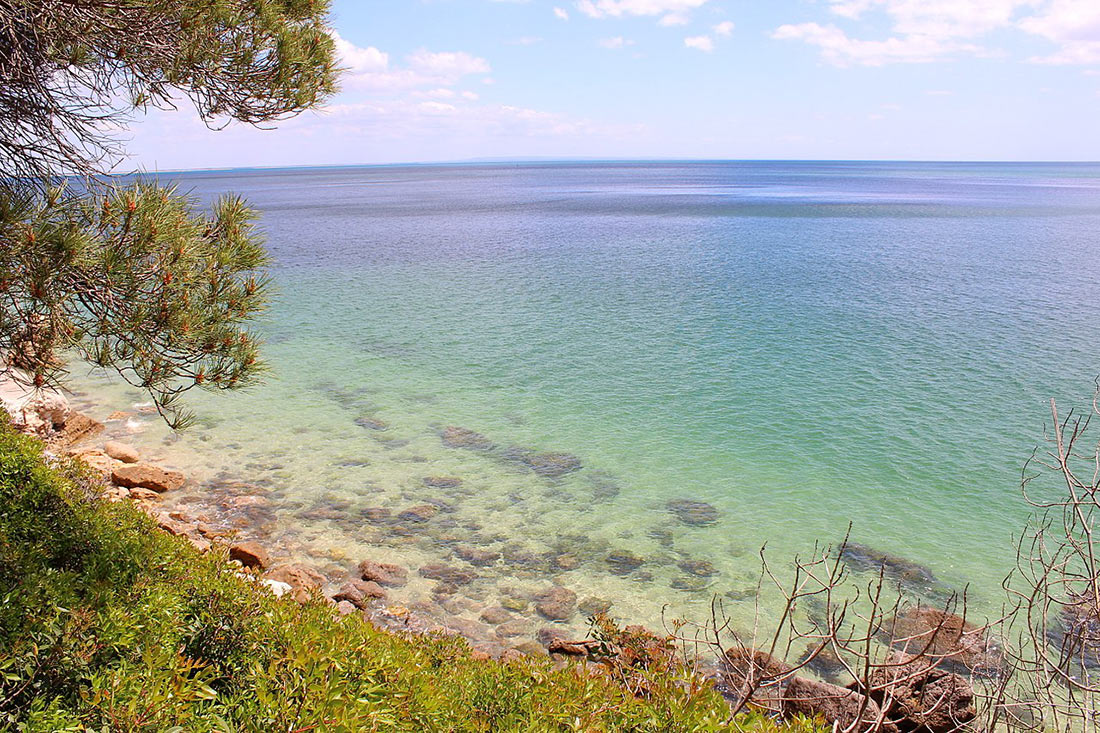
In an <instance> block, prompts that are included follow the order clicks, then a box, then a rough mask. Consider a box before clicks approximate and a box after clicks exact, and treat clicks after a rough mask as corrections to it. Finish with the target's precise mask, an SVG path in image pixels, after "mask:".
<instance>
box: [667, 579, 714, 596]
mask: <svg viewBox="0 0 1100 733" xmlns="http://www.w3.org/2000/svg"><path fill="white" fill-rule="evenodd" d="M668 585H669V587H670V588H675V589H676V590H683V591H687V592H689V593H699V592H702V591H705V590H706V589H707V588H709V587H710V583H709V582H708V581H707V579H706V578H700V577H699V576H698V575H681V576H678V577H675V578H673V579H672V580H671V581H670V582H669V584H668Z"/></svg>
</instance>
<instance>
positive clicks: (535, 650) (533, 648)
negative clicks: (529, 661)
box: [509, 641, 546, 657]
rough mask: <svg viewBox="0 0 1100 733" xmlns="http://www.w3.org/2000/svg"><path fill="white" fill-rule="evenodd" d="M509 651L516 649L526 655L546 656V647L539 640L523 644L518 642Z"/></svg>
mask: <svg viewBox="0 0 1100 733" xmlns="http://www.w3.org/2000/svg"><path fill="white" fill-rule="evenodd" d="M509 651H516V652H519V653H520V654H522V655H523V656H525V657H545V656H546V647H544V646H543V645H542V644H539V643H538V642H537V641H525V642H523V643H521V644H516V645H515V646H514V647H512V649H510V650H509Z"/></svg>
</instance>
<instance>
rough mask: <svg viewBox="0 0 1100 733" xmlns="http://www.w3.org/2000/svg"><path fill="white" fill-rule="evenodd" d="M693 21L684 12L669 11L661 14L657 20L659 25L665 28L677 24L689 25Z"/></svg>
mask: <svg viewBox="0 0 1100 733" xmlns="http://www.w3.org/2000/svg"><path fill="white" fill-rule="evenodd" d="M690 21H691V18H689V17H688V16H686V15H684V14H683V13H668V14H667V15H663V16H661V19H660V20H658V21H657V25H659V26H662V27H664V28H671V27H672V26H676V25H687V24H688V23H689V22H690Z"/></svg>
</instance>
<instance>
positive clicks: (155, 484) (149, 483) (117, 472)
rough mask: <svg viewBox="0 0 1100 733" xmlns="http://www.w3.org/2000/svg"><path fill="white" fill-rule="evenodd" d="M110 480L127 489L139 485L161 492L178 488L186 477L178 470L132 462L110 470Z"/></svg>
mask: <svg viewBox="0 0 1100 733" xmlns="http://www.w3.org/2000/svg"><path fill="white" fill-rule="evenodd" d="M111 481H113V482H114V483H115V484H117V485H118V486H125V487H126V488H128V489H132V488H134V487H140V488H143V489H152V490H153V491H157V492H161V493H163V492H165V491H174V490H176V489H178V488H180V487H181V486H183V484H184V482H185V481H186V479H185V478H184V476H183V474H182V473H180V472H179V471H167V470H165V469H163V468H161V467H160V466H152V465H149V464H147V463H134V464H126V465H122V466H118V467H116V468H115V469H114V470H113V471H112V472H111Z"/></svg>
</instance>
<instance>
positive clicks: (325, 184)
mask: <svg viewBox="0 0 1100 733" xmlns="http://www.w3.org/2000/svg"><path fill="white" fill-rule="evenodd" d="M179 182H180V184H181V185H182V186H183V187H184V188H189V189H193V191H194V192H195V194H196V195H197V196H199V197H200V198H201V199H203V200H208V199H210V198H211V197H213V196H215V195H216V194H218V193H220V192H223V191H234V192H237V193H240V194H243V195H244V196H246V197H247V198H248V199H249V200H250V201H251V202H252V203H253V204H254V205H255V206H256V207H258V208H259V209H260V210H261V211H262V212H263V220H262V221H263V227H264V229H265V230H266V231H267V233H268V241H269V246H270V249H271V252H272V255H273V256H274V259H275V263H276V264H275V267H274V275H275V278H276V282H277V284H278V291H279V292H278V298H277V300H276V302H275V304H274V307H273V309H272V311H271V313H270V316H269V318H268V319H267V320H266V322H265V323H264V324H263V329H264V331H265V332H266V334H267V336H268V345H267V348H266V355H267V358H268V360H269V362H270V364H271V367H272V374H271V377H270V378H269V379H268V380H267V382H266V384H264V385H263V386H262V387H260V388H257V389H255V390H253V391H251V392H249V393H246V394H235V395H217V396H206V395H201V396H196V397H195V398H194V399H193V401H192V404H193V406H194V407H195V408H196V410H197V411H198V412H199V413H200V415H201V416H202V417H203V421H202V422H201V423H200V425H199V426H197V427H196V428H195V429H194V430H193V431H191V432H190V433H188V434H186V435H184V436H182V437H180V438H178V439H175V440H173V439H171V438H170V436H167V435H166V432H165V431H164V430H163V428H162V427H160V426H159V425H158V424H157V423H156V422H155V420H153V419H152V418H150V417H149V416H147V415H140V414H139V415H138V416H137V417H136V418H135V419H134V420H131V422H130V423H129V425H130V429H131V430H132V431H133V432H134V433H135V434H134V436H133V439H134V440H135V441H137V442H138V443H139V444H140V445H142V446H143V447H144V448H145V449H146V451H147V452H149V453H150V454H151V455H152V456H154V457H157V458H160V459H162V460H165V461H166V462H169V463H175V464H177V465H180V466H183V467H184V468H186V469H187V471H188V472H189V474H190V475H191V476H192V477H193V478H194V483H193V488H192V489H190V491H191V493H195V492H199V493H201V492H202V491H203V486H204V484H206V483H209V482H212V481H215V480H216V479H217V480H221V479H224V478H225V476H226V474H224V473H222V474H221V476H220V479H219V478H218V477H219V472H223V471H228V472H229V474H231V475H233V476H240V477H244V478H246V479H248V480H254V481H261V482H262V483H264V485H265V486H266V487H267V488H270V489H272V490H273V494H272V495H271V496H272V497H273V498H274V500H275V507H276V512H277V515H278V521H277V523H276V526H275V527H274V529H271V532H272V533H273V534H272V538H273V540H272V541H275V542H277V543H278V544H279V546H280V547H281V548H282V550H281V551H282V552H284V553H285V554H288V555H291V556H295V557H304V558H306V559H311V560H312V561H314V562H315V563H317V564H320V565H322V566H324V567H326V568H327V569H328V570H329V571H330V572H339V571H340V569H341V568H345V569H346V568H351V567H352V566H353V565H354V564H355V563H356V562H357V561H358V560H361V559H365V558H368V557H369V558H374V559H378V560H391V561H397V562H400V563H401V564H403V565H406V566H408V567H410V568H411V569H413V570H414V571H415V569H416V568H417V567H419V566H420V565H422V564H424V563H426V562H431V561H438V560H441V559H445V558H450V557H451V552H452V550H453V547H454V545H455V544H456V543H465V542H475V543H481V544H482V546H484V547H486V548H488V549H490V550H497V551H499V550H501V549H504V550H505V551H506V553H508V554H509V555H510V556H522V553H524V552H527V553H535V554H536V555H539V554H544V553H547V552H555V551H563V550H568V551H571V552H573V553H575V554H576V555H577V556H578V557H579V558H580V561H581V565H580V566H579V567H577V568H576V569H573V570H569V571H564V572H558V571H555V572H553V577H554V578H555V579H556V580H557V581H558V582H561V583H563V584H565V585H567V586H568V587H570V588H572V589H574V590H575V591H576V592H577V593H578V594H579V595H580V597H581V598H582V599H583V598H585V597H587V596H598V597H602V598H606V599H609V600H613V601H614V607H613V613H614V614H615V615H617V616H619V617H620V618H624V619H627V620H629V621H632V622H644V623H657V622H658V621H659V619H660V617H661V614H662V610H663V608H664V607H665V606H666V605H667V606H668V615H673V616H676V615H682V616H687V617H693V618H701V617H703V616H705V615H706V612H707V609H708V607H709V602H710V599H711V597H712V595H713V594H715V593H717V594H724V593H725V592H727V591H731V590H732V591H733V595H734V596H743V595H745V589H746V588H751V586H752V582H753V581H752V579H753V577H754V576H755V573H756V571H757V559H756V552H757V550H758V549H759V548H760V546H761V545H763V544H765V543H767V545H768V548H769V555H770V557H771V558H772V559H773V560H774V561H776V562H778V563H782V561H783V560H784V559H786V558H790V557H791V556H792V555H794V554H795V553H798V552H803V553H804V552H806V551H808V550H810V549H812V547H813V545H814V542H815V541H823V542H833V541H836V540H838V539H840V538H841V537H842V536H843V535H844V533H845V531H846V529H847V527H848V524H849V522H851V523H852V525H853V529H852V538H853V540H855V541H858V542H861V543H866V544H868V545H871V546H874V547H876V548H878V549H881V550H883V551H887V552H891V553H894V554H897V555H902V556H905V557H906V558H909V559H911V560H913V561H915V562H919V563H921V564H924V565H926V566H928V567H929V568H930V569H931V570H932V571H933V572H934V573H935V574H936V576H937V577H938V578H939V579H940V581H941V583H942V584H943V585H944V586H945V587H950V588H962V587H963V586H966V585H968V584H969V586H970V589H971V594H972V597H973V598H974V599H975V600H974V603H975V604H977V605H979V606H982V605H984V606H985V607H987V608H992V607H993V606H995V605H996V604H997V602H998V599H999V595H998V583H999V579H1000V578H1001V577H1002V576H1003V574H1004V572H1005V571H1007V570H1008V569H1009V566H1010V563H1011V560H1012V554H1011V535H1012V533H1013V532H1014V531H1018V529H1019V527H1020V525H1021V522H1022V519H1023V517H1024V516H1025V515H1026V512H1027V510H1026V507H1025V506H1024V505H1023V502H1022V501H1021V500H1020V498H1019V491H1018V483H1019V476H1020V469H1021V466H1022V463H1023V461H1024V460H1025V459H1026V458H1027V456H1028V455H1029V454H1030V451H1031V450H1032V449H1033V448H1034V447H1035V446H1036V445H1037V444H1038V443H1039V442H1040V440H1041V438H1042V429H1043V426H1044V424H1045V422H1047V421H1048V417H1047V400H1048V399H1049V398H1051V397H1057V398H1059V400H1062V401H1065V402H1067V403H1068V404H1080V403H1081V402H1083V401H1084V400H1085V399H1086V398H1088V397H1090V396H1091V391H1092V386H1093V380H1094V378H1095V377H1096V375H1097V374H1098V373H1100V338H1098V333H1097V326H1098V324H1100V278H1098V277H1097V274H1098V272H1100V270H1098V268H1100V248H1098V244H1097V243H1098V231H1100V166H1089V165H966V164H955V165H949V164H893V163H874V164H864V163H850V164H849V163H788V162H784V163H768V162H751V163H706V162H700V163H606V164H604V163H583V164H582V163H577V164H536V165H491V166H489V165H486V166H440V167H379V168H348V169H316V170H281V171H249V172H228V173H195V174H184V175H180V176H179ZM82 382H83V384H84V385H85V386H87V387H91V388H92V389H93V391H94V393H95V395H96V397H95V399H96V401H97V403H98V405H99V406H98V407H97V408H95V409H96V410H98V411H99V412H100V413H103V414H105V413H106V412H109V411H111V410H114V409H119V408H122V409H127V406H128V405H129V404H131V403H133V402H138V401H141V397H140V395H138V394H136V393H134V392H132V391H126V390H125V389H123V388H122V387H120V386H118V385H117V384H116V383H113V382H107V381H105V380H104V379H103V378H101V377H98V376H94V375H92V376H88V377H87V378H86V379H83V380H82ZM101 416H102V415H101ZM362 416H370V417H372V418H373V419H377V420H382V421H384V422H385V423H386V424H388V426H389V428H388V429H387V430H384V431H378V430H371V429H367V428H364V427H361V426H360V425H358V424H356V422H355V419H356V418H357V417H362ZM449 425H457V426H462V427H466V428H470V429H473V430H476V431H478V432H480V433H483V434H484V435H486V436H488V437H489V438H490V439H491V440H492V441H493V442H495V443H496V444H497V445H499V446H501V447H502V448H507V447H508V446H524V447H529V448H532V449H538V450H545V451H562V452H567V453H570V454H574V455H575V456H577V457H578V458H579V459H580V460H581V461H582V462H583V466H584V467H583V469H581V470H580V471H576V472H574V473H570V474H567V475H565V476H563V477H561V478H557V479H551V478H545V477H542V476H539V475H537V474H534V473H532V472H531V471H528V470H525V469H524V468H523V467H522V466H519V465H517V464H516V463H515V462H513V461H508V460H506V459H505V458H503V457H502V452H503V451H498V452H496V453H493V454H483V453H478V452H476V451H470V450H464V449H455V448H450V447H447V446H445V445H444V444H443V442H442V441H441V440H440V436H439V431H440V430H441V429H442V428H443V427H445V426H449ZM114 430H115V431H116V432H118V431H119V430H124V428H117V427H116V428H114ZM426 476H453V477H458V478H461V479H462V484H461V486H459V487H457V488H449V489H439V488H429V487H426V486H425V485H424V482H423V479H424V478H425V477H426ZM185 493H186V492H185ZM680 498H687V499H694V500H700V501H705V502H709V503H710V504H712V505H714V506H715V507H716V508H717V509H718V511H719V512H720V517H719V521H718V522H717V523H715V524H713V525H710V526H704V527H692V526H687V525H684V524H682V523H680V522H679V521H677V518H676V517H675V516H674V515H672V514H670V513H669V512H668V511H667V509H666V503H667V502H668V501H669V500H671V499H680ZM425 500H437V501H441V502H443V503H445V504H446V509H447V511H445V512H444V513H442V514H440V515H439V517H437V518H435V519H433V520H431V521H429V522H426V523H424V524H423V525H417V526H416V527H415V528H414V529H413V530H412V531H411V532H405V531H402V532H394V531H393V529H392V528H388V527H384V526H375V525H372V524H370V523H369V522H368V521H366V520H365V519H364V518H363V516H362V514H361V511H362V509H363V508H365V507H378V506H384V507H390V508H392V509H393V510H394V511H395V512H396V511H400V510H402V509H404V508H405V507H408V506H411V505H416V504H422V503H424V501H425ZM325 507H328V508H330V509H332V510H333V511H330V512H329V513H328V514H324V516H323V517H322V516H319V515H318V512H317V509H318V508H325ZM444 520H446V521H444ZM614 550H630V551H632V552H634V553H636V554H637V555H639V556H641V557H643V558H644V559H645V564H644V565H643V566H642V567H641V568H639V569H638V570H637V571H636V572H634V573H632V574H630V575H628V576H618V575H615V574H614V573H612V572H610V570H611V568H610V566H609V565H608V563H607V562H606V559H605V558H606V555H607V554H608V553H609V552H611V551H614ZM684 559H702V560H707V561H709V562H711V563H713V564H714V566H715V567H716V568H717V569H718V570H719V571H720V574H719V575H717V576H715V577H712V578H710V579H708V581H707V582H706V584H705V587H693V588H692V589H683V588H676V587H673V586H675V585H680V586H683V585H685V583H683V582H682V579H683V578H684V576H685V573H684V572H683V571H681V570H680V569H679V568H678V564H679V563H680V562H682V561H683V560H684ZM448 561H449V562H454V563H455V564H458V565H462V566H464V567H468V566H465V565H464V564H463V563H462V562H461V561H456V560H454V559H453V558H451V559H449V560H448ZM476 571H477V572H478V573H479V576H480V577H479V578H478V580H477V581H475V582H474V583H473V584H471V585H470V586H466V587H463V588H461V589H460V593H459V596H460V597H461V599H462V600H466V599H467V597H468V599H470V600H471V602H469V603H467V604H466V607H467V608H468V611H469V615H470V618H475V617H476V605H477V604H491V603H493V602H494V600H495V599H496V598H497V597H498V596H501V595H504V596H509V595H522V594H524V593H528V592H530V591H531V590H533V589H536V588H539V587H543V586H545V585H546V580H547V576H548V575H549V574H550V573H551V571H549V570H547V569H546V568H545V567H541V566H539V565H538V563H534V564H530V563H529V564H527V565H524V564H523V563H522V562H505V561H501V562H498V563H496V564H494V565H493V566H491V567H488V568H478V569H476ZM678 579H680V582H678ZM692 582H693V584H694V585H695V586H699V585H701V583H700V581H692ZM434 585H435V583H434V581H427V580H423V579H419V578H417V579H415V580H414V582H413V583H412V584H411V585H410V586H409V587H408V588H407V589H405V590H404V591H401V592H399V593H398V594H397V600H399V601H404V602H407V603H409V604H416V603H420V604H423V605H424V607H429V606H431V602H430V596H429V591H430V589H431V588H432V587H433V586H434ZM474 601H476V603H475V602H474ZM752 603H753V602H752V600H745V601H743V602H742V605H744V607H745V609H748V608H749V607H750V606H751V604H752ZM733 605H734V606H736V605H737V604H736V603H735V604H733ZM743 611H744V613H746V614H747V613H748V610H744V609H743ZM577 624H581V621H580V620H579V619H578V620H577V621H575V622H574V625H577Z"/></svg>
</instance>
